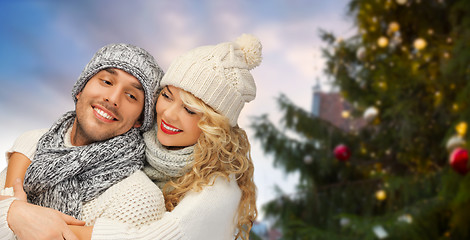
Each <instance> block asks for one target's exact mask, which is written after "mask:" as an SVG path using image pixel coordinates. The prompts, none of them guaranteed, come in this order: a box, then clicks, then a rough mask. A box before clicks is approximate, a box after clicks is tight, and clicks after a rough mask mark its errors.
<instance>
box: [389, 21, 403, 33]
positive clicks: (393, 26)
mask: <svg viewBox="0 0 470 240" xmlns="http://www.w3.org/2000/svg"><path fill="white" fill-rule="evenodd" d="M399 30H400V24H398V23H397V22H391V23H390V24H388V31H387V32H388V33H389V34H392V33H394V32H397V31H399Z"/></svg>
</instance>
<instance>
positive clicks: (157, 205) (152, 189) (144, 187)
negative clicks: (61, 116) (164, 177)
mask: <svg viewBox="0 0 470 240" xmlns="http://www.w3.org/2000/svg"><path fill="white" fill-rule="evenodd" d="M46 131H47V129H39V130H33V131H29V132H26V133H24V134H23V135H21V136H20V137H19V138H18V139H17V140H16V141H15V143H14V144H13V146H12V147H11V148H10V149H9V150H8V151H7V153H6V158H7V161H8V159H9V157H10V155H11V154H12V153H13V152H19V153H22V154H24V155H25V156H26V157H28V158H29V159H31V160H32V159H33V157H34V154H35V153H36V147H37V143H38V141H39V139H40V138H41V136H42V135H43V134H44V133H45V132H46ZM66 137H68V136H66ZM66 145H67V143H66ZM6 170H7V169H4V170H3V171H2V172H1V173H0V187H2V188H3V187H4V186H5V178H6ZM0 211H1V210H0ZM164 213H165V203H164V199H163V195H162V192H161V191H160V189H159V188H158V187H157V186H156V185H155V184H154V183H153V182H152V181H151V180H150V179H149V178H148V177H147V175H145V173H144V172H142V171H137V172H135V173H134V174H132V175H131V176H129V177H127V178H126V179H124V180H122V181H121V182H119V183H117V184H115V185H114V186H112V187H110V188H109V189H107V190H106V191H105V192H104V193H103V194H101V195H100V196H99V197H97V198H95V199H93V200H92V201H89V202H85V203H83V208H82V219H81V220H83V221H85V222H86V224H87V225H93V224H94V223H95V221H96V219H97V218H108V219H113V220H116V221H119V222H122V223H126V224H129V225H130V226H133V227H135V228H140V227H142V226H144V225H146V224H149V223H151V222H154V221H156V220H158V219H160V218H162V216H163V214H164ZM0 229H1V228H0ZM0 235H1V234H0Z"/></svg>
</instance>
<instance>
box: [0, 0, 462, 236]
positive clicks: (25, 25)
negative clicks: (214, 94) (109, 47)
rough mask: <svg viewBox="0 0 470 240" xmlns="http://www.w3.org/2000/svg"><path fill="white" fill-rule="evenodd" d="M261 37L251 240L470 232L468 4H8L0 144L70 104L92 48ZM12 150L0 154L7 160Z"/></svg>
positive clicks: (420, 0)
mask: <svg viewBox="0 0 470 240" xmlns="http://www.w3.org/2000/svg"><path fill="white" fill-rule="evenodd" d="M242 33H251V34H254V35H256V36H257V37H259V38H260V40H261V42H262V44H263V57H264V58H263V62H262V63H261V65H260V66H259V67H258V68H255V69H254V70H253V71H252V74H253V76H254V77H255V80H256V83H257V88H258V90H257V98H256V100H255V101H253V102H251V103H249V104H247V105H246V107H245V109H244V111H243V112H242V114H241V118H240V120H239V124H240V126H241V127H242V128H244V129H246V130H247V132H248V135H249V137H250V139H251V143H252V147H253V148H252V157H253V159H254V164H255V182H256V184H257V186H258V208H259V211H260V216H259V218H258V220H257V221H256V222H255V224H254V227H253V231H252V232H253V234H252V235H253V236H252V238H253V239H469V238H470V232H469V231H470V230H469V229H468V227H467V225H468V224H467V222H468V221H470V204H469V203H470V180H469V179H468V178H469V177H468V176H467V174H466V173H467V171H468V166H467V165H468V151H467V141H468V135H467V134H466V132H467V122H468V120H469V119H470V111H469V100H468V99H469V97H470V85H469V84H468V81H469V73H470V1H466V0H335V1H319V0H318V1H317V0H314V1H308V0H291V1H287V0H272V1H269V0H265V1H261V0H260V1H249V0H239V1H217V0H202V1H190V0H181V1H150V0H148V1H144V0H136V1H124V0H122V1H115V0H114V1H111V0H101V1H75V2H72V1H59V0H39V1H33V0H22V1H13V0H12V1H0V54H1V58H0V82H1V84H2V86H1V87H0V113H1V117H0V132H1V138H0V151H2V152H5V151H6V150H7V149H8V148H9V147H10V146H11V145H12V144H13V142H14V140H15V139H16V138H17V137H18V136H19V135H20V134H21V133H23V132H25V131H28V130H31V129H36V128H47V127H49V126H50V125H51V124H52V123H53V122H54V120H56V119H57V118H58V117H59V116H61V114H63V113H64V112H66V111H68V110H71V109H73V107H74V106H73V100H72V96H71V94H70V90H71V88H72V86H73V84H74V83H75V81H76V79H77V77H78V76H79V75H80V72H81V71H82V69H83V68H84V66H85V65H86V64H87V63H88V61H89V60H90V59H91V57H92V56H93V54H94V52H95V51H96V50H98V49H99V48H100V47H102V46H104V45H106V44H108V43H115V42H126V43H131V44H134V45H137V46H140V47H143V48H145V49H147V50H148V51H149V52H150V53H152V54H153V55H154V56H155V58H156V59H157V61H158V63H159V64H160V66H161V67H162V68H163V69H164V70H166V69H167V68H168V66H169V64H170V62H171V61H172V60H173V59H174V58H176V57H177V56H178V55H180V54H182V53H184V52H186V51H188V50H190V49H192V48H194V47H197V46H201V45H208V44H217V43H220V42H225V41H231V40H234V39H235V38H237V37H238V36H239V35H241V34H242ZM5 166H6V161H5V159H4V157H3V155H2V157H1V159H0V167H1V168H4V167H5Z"/></svg>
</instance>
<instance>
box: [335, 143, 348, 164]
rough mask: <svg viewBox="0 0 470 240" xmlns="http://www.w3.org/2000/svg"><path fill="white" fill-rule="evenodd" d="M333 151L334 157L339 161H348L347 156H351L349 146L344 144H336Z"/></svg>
mask: <svg viewBox="0 0 470 240" xmlns="http://www.w3.org/2000/svg"><path fill="white" fill-rule="evenodd" d="M333 153H334V154H335V157H336V158H337V159H338V160H340V161H348V160H349V157H351V150H349V148H348V147H347V146H346V145H344V144H340V145H338V146H336V147H335V150H334V151H333Z"/></svg>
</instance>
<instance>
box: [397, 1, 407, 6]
mask: <svg viewBox="0 0 470 240" xmlns="http://www.w3.org/2000/svg"><path fill="white" fill-rule="evenodd" d="M406 2H407V0H397V3H398V4H400V5H403V4H405V3H406Z"/></svg>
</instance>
